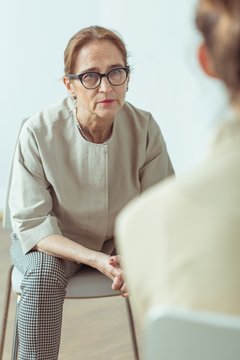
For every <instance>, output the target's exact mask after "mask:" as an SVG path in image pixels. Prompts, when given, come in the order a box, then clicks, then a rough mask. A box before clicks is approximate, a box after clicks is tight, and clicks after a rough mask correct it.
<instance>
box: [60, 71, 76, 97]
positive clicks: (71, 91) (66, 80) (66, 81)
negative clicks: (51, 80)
mask: <svg viewBox="0 0 240 360" xmlns="http://www.w3.org/2000/svg"><path fill="white" fill-rule="evenodd" d="M63 82H64V85H65V86H66V88H67V91H68V92H69V94H70V95H71V96H72V97H75V96H76V95H75V91H74V89H73V86H72V83H71V81H70V80H69V78H68V77H67V76H64V77H63Z"/></svg>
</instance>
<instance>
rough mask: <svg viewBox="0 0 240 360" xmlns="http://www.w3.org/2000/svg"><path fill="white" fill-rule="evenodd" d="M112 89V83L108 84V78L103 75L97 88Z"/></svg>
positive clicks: (101, 89)
mask: <svg viewBox="0 0 240 360" xmlns="http://www.w3.org/2000/svg"><path fill="white" fill-rule="evenodd" d="M110 89H112V85H111V84H110V82H109V81H108V78H107V77H103V78H102V81H101V84H100V86H99V90H100V91H108V90H110Z"/></svg>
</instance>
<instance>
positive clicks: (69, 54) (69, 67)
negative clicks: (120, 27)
mask: <svg viewBox="0 0 240 360" xmlns="http://www.w3.org/2000/svg"><path fill="white" fill-rule="evenodd" d="M100 40H109V41H111V42H112V43H113V44H114V45H115V46H116V47H117V48H118V49H119V51H120V52H121V54H122V57H123V61H124V63H125V64H124V65H125V66H126V65H127V50H126V46H125V44H124V41H123V40H122V39H121V37H120V35H118V34H117V33H116V32H115V31H112V30H109V29H106V28H104V27H101V26H90V27H87V28H84V29H82V30H80V31H78V32H77V33H76V34H75V35H73V37H72V38H71V39H70V40H69V42H68V44H67V47H66V49H65V51H64V65H65V66H64V73H65V74H68V73H73V72H74V70H75V66H76V62H77V56H78V53H79V51H80V49H81V48H82V47H83V46H85V45H86V44H89V43H90V42H93V41H100Z"/></svg>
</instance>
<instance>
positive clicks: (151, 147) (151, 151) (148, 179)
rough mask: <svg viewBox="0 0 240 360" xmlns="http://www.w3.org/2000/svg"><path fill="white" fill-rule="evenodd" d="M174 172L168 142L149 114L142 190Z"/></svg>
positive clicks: (141, 172) (141, 175) (142, 171)
mask: <svg viewBox="0 0 240 360" xmlns="http://www.w3.org/2000/svg"><path fill="white" fill-rule="evenodd" d="M173 174H174V169H173V166H172V163H171V160H170V157H169V155H168V151H167V147H166V143H165V141H164V138H163V135H162V133H161V130H160V128H159V126H158V124H157V123H156V122H155V120H154V119H153V117H152V115H151V114H150V115H149V123H148V134H147V142H146V153H145V163H144V166H143V167H142V168H141V171H140V182H141V192H143V191H144V190H146V189H147V188H149V187H150V186H152V185H155V184H157V183H158V182H160V181H162V180H163V179H165V178H167V177H168V176H170V175H173Z"/></svg>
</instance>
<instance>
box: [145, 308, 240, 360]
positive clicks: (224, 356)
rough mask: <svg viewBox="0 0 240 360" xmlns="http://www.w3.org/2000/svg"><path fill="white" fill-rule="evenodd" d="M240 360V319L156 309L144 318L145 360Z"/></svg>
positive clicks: (204, 313)
mask: <svg viewBox="0 0 240 360" xmlns="http://www.w3.org/2000/svg"><path fill="white" fill-rule="evenodd" d="M159 359H163V360H176V359H178V360H239V359H240V317H237V316H236V317H235V316H228V315H222V314H218V313H210V312H200V311H194V310H187V309H186V310H185V309H177V308H168V307H160V306H155V307H152V308H151V309H150V311H149V312H148V314H147V317H146V323H145V332H144V360H159Z"/></svg>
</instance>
